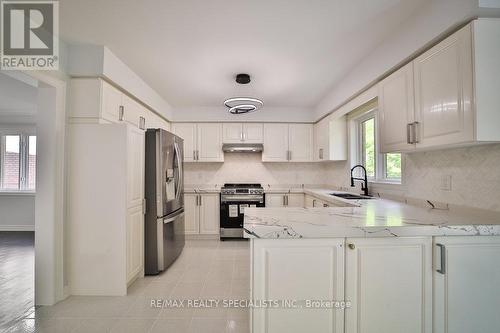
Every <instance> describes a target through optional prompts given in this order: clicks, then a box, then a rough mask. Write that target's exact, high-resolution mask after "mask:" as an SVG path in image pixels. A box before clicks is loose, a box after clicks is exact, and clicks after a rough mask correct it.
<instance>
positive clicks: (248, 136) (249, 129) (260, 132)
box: [243, 123, 264, 143]
mask: <svg viewBox="0 0 500 333" xmlns="http://www.w3.org/2000/svg"><path fill="white" fill-rule="evenodd" d="M243 142H245V143H263V142H264V126H263V125H262V124H256V123H245V124H243Z"/></svg>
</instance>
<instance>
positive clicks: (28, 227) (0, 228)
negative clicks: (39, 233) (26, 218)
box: [0, 224, 35, 231]
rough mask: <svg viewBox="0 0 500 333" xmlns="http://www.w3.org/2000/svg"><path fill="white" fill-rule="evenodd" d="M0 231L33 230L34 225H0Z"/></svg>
mask: <svg viewBox="0 0 500 333" xmlns="http://www.w3.org/2000/svg"><path fill="white" fill-rule="evenodd" d="M0 231H35V226H34V225H2V224H0Z"/></svg>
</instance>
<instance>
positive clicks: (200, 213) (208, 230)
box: [184, 193, 219, 235]
mask: <svg viewBox="0 0 500 333" xmlns="http://www.w3.org/2000/svg"><path fill="white" fill-rule="evenodd" d="M184 210H185V230H186V234H187V235H218V234H219V194H218V193H204V194H197V193H196V194H194V193H185V194H184Z"/></svg>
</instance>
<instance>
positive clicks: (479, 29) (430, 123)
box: [378, 19, 500, 153]
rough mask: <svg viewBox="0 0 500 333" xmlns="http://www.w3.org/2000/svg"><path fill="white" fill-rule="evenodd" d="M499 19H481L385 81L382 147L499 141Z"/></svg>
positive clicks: (380, 88)
mask: <svg viewBox="0 0 500 333" xmlns="http://www.w3.org/2000/svg"><path fill="white" fill-rule="evenodd" d="M499 38H500V20H495V19H478V20H474V21H473V22H472V23H470V24H468V25H467V26H465V27H463V28H462V29H460V30H459V31H457V32H456V33H454V34H452V35H451V36H450V37H448V38H446V39H445V40H443V41H442V42H440V43H439V44H437V45H436V46H434V47H432V48H431V49H429V50H428V51H427V52H425V53H423V54H422V55H420V56H419V57H417V58H416V59H415V60H414V61H413V62H411V63H409V64H408V65H406V66H404V67H403V68H401V69H400V70H398V71H396V72H395V73H393V74H392V75H391V76H389V77H387V78H386V79H384V80H383V81H381V82H380V83H379V85H378V91H379V122H378V123H379V133H380V140H381V144H380V146H381V151H382V152H383V153H389V152H413V151H420V150H427V149H436V148H444V147H457V146H466V145H470V144H477V143H482V142H498V141H500V131H498V128H497V127H498V126H497V124H498V123H500V114H499V113H498V112H497V110H498V105H499V104H500V94H498V92H497V91H496V90H498V89H496V90H495V88H494V87H498V86H500V46H499V44H498V43H497V42H496V41H498V40H499Z"/></svg>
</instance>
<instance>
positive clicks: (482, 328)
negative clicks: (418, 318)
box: [433, 236, 500, 333]
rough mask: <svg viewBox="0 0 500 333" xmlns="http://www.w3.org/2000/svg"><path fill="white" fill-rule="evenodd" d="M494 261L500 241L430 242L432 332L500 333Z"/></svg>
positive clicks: (498, 271) (499, 274) (499, 268)
mask: <svg viewBox="0 0 500 333" xmlns="http://www.w3.org/2000/svg"><path fill="white" fill-rule="evenodd" d="M494 258H496V260H495V259H494ZM498 258H500V237H487V236H477V237H476V236H467V237H436V238H435V239H434V262H435V265H434V272H433V277H434V330H433V332H435V333H448V332H449V333H451V332H453V333H468V332H484V333H496V332H500V317H499V316H498V309H500V289H499V288H498V281H500V265H499V264H498Z"/></svg>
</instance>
